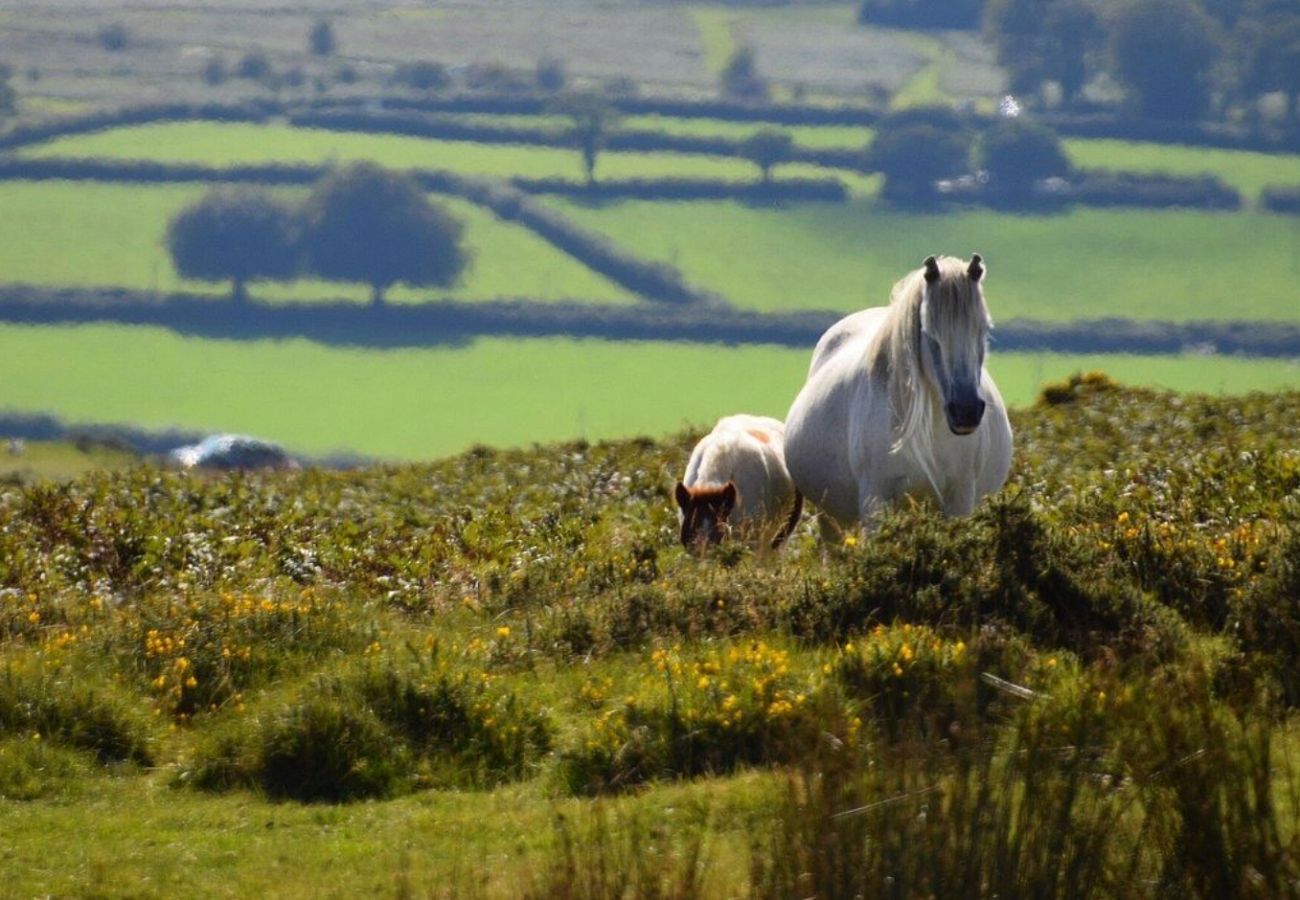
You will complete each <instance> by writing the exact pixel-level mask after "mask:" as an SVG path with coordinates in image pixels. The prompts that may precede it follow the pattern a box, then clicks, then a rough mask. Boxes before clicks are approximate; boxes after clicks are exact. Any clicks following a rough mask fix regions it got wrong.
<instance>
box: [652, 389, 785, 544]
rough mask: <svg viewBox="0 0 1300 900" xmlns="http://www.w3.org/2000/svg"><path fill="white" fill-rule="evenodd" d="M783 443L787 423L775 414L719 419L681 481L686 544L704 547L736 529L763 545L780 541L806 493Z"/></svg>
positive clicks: (680, 515)
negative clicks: (788, 468) (772, 416)
mask: <svg viewBox="0 0 1300 900" xmlns="http://www.w3.org/2000/svg"><path fill="white" fill-rule="evenodd" d="M784 446H785V426H784V425H782V424H781V423H780V422H778V421H777V420H776V419H769V418H767V417H765V416H746V415H738V416H727V417H726V418H723V419H720V420H718V424H717V425H715V426H714V427H713V430H712V431H711V432H709V433H708V434H706V435H705V436H704V437H703V438H702V439H701V440H700V442H699V443H698V444H696V445H695V449H694V450H693V451H691V459H690V462H688V463H687V464H686V475H685V476H683V478H682V480H681V481H679V482H677V489H676V491H675V494H676V499H677V507H678V520H679V521H680V523H681V540H682V545H683V546H684V547H686V548H687V549H688V550H692V551H695V552H699V551H701V550H703V549H704V548H705V547H707V546H708V545H710V544H717V543H720V542H721V541H722V539H723V537H725V536H726V535H727V534H728V533H731V532H737V533H739V534H740V535H741V536H742V537H744V538H745V539H748V540H752V541H757V542H758V543H759V544H760V546H762V545H767V546H768V547H770V548H771V549H776V548H777V547H779V546H781V544H782V543H783V542H784V541H785V539H786V538H788V537H789V536H790V533H791V532H792V531H794V528H795V526H796V525H797V524H799V513H800V512H801V511H802V510H803V497H801V496H800V494H799V492H798V491H797V490H795V486H794V482H793V481H791V480H790V473H789V472H787V471H786V468H785V450H784ZM791 504H793V508H791ZM787 509H791V512H790V513H789V515H786V513H785V511H786V510H787Z"/></svg>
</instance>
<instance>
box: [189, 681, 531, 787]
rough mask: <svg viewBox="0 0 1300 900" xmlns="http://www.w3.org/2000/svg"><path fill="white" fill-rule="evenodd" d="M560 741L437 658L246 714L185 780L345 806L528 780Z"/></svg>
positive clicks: (205, 741)
mask: <svg viewBox="0 0 1300 900" xmlns="http://www.w3.org/2000/svg"><path fill="white" fill-rule="evenodd" d="M550 741H551V736H550V726H549V723H548V721H547V720H546V718H545V717H544V716H543V715H542V714H541V713H540V712H539V711H537V710H536V709H533V708H531V707H529V706H527V705H526V704H524V703H523V702H521V701H520V700H519V699H518V697H516V696H515V695H514V694H513V693H509V692H501V691H493V690H491V689H489V688H488V687H487V686H485V685H484V684H483V682H482V680H480V679H474V678H471V677H469V676H467V675H465V674H461V673H454V672H452V671H450V670H449V669H448V668H447V667H445V666H442V665H440V664H438V663H437V662H436V658H435V659H434V660H433V661H425V662H423V663H419V664H413V665H408V666H398V665H396V664H395V663H393V662H392V661H391V660H390V661H378V660H376V661H373V662H372V661H366V662H364V663H362V664H361V665H360V666H358V667H357V668H355V669H353V670H352V671H350V672H346V673H344V674H343V675H338V676H331V677H317V678H314V679H312V680H311V681H310V682H308V683H307V684H306V685H304V687H303V688H302V689H301V690H300V692H299V695H298V696H297V698H296V699H294V700H292V701H291V702H289V703H287V704H285V705H283V706H281V707H280V708H279V709H278V710H275V711H273V712H271V713H270V714H269V715H266V716H263V717H261V718H258V717H254V716H251V715H242V716H240V717H239V718H237V719H233V720H228V721H227V722H226V723H225V724H224V725H222V726H221V727H219V728H217V729H216V730H215V731H213V732H212V733H210V734H209V735H207V736H205V737H202V738H200V739H199V741H198V742H197V746H196V747H195V752H194V758H193V760H192V762H191V764H190V766H189V768H188V769H187V770H186V772H185V773H184V774H183V776H182V781H187V782H190V783H192V784H194V785H195V786H196V787H199V788H202V789H205V790H217V791H221V790H230V789H233V788H240V787H260V788H261V789H262V790H264V791H266V793H267V794H269V795H271V796H276V797H287V798H292V799H296V800H305V801H326V802H335V803H338V802H346V801H350V800H356V799H361V798H364V797H380V796H389V795H393V794H399V793H404V792H407V791H411V790H415V789H417V788H427V787H451V786H455V787H482V786H486V785H491V784H495V783H498V782H501V781H505V780H509V779H512V778H519V777H522V776H524V775H526V774H527V773H528V772H529V771H530V770H531V767H532V766H533V765H535V764H536V763H537V761H538V759H539V758H540V756H541V755H542V754H543V753H544V752H546V751H547V750H548V749H549V748H550Z"/></svg>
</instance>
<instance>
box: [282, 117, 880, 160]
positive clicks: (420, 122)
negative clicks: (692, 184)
mask: <svg viewBox="0 0 1300 900" xmlns="http://www.w3.org/2000/svg"><path fill="white" fill-rule="evenodd" d="M543 112H544V110H543ZM539 114H540V113H539ZM288 120H289V123H290V124H292V125H296V126H299V127H302V128H321V129H326V130H329V131H350V132H357V133H361V134H400V135H404V136H407V137H420V138H432V139H437V140H452V141H474V142H476V143H484V144H517V145H526V146H541V147H572V146H573V138H572V137H570V136H569V133H568V131H567V130H566V129H564V128H554V127H546V126H540V125H539V126H531V127H530V126H524V125H494V124H490V123H479V122H465V121H462V120H458V119H453V118H448V116H447V114H445V113H444V114H439V113H424V112H420V111H382V110H381V111H372V110H312V111H307V112H295V113H291V114H290V115H289V117H288ZM605 148H606V149H608V150H616V151H620V150H621V151H629V152H640V153H692V154H698V155H704V156H722V157H730V158H736V159H744V158H745V153H744V139H743V138H729V137H721V136H710V135H690V134H672V133H670V132H665V131H653V130H650V129H644V128H628V129H620V130H617V131H613V132H611V133H610V134H609V136H608V137H607V138H606V139H605ZM864 158H865V157H864V154H863V150H862V148H857V149H841V148H833V147H832V148H821V147H805V146H801V145H800V144H799V143H798V142H796V143H795V144H794V146H793V147H792V148H791V151H790V158H789V160H788V162H795V163H811V164H813V165H817V166H822V167H825V168H833V169H850V170H854V171H857V170H860V169H861V168H862V164H863V160H864Z"/></svg>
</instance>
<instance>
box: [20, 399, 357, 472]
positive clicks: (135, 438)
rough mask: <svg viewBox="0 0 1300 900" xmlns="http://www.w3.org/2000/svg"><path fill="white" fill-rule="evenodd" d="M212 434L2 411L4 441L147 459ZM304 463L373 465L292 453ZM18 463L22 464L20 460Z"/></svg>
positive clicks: (336, 456) (353, 457)
mask: <svg viewBox="0 0 1300 900" xmlns="http://www.w3.org/2000/svg"><path fill="white" fill-rule="evenodd" d="M210 434H212V432H211V431H191V430H187V429H179V428H159V429H150V428H141V427H139V426H137V425H127V424H102V423H93V424H92V423H78V422H66V421H64V420H63V419H61V418H59V417H58V416H52V415H49V414H48V413H21V412H8V411H3V410H0V439H9V438H20V439H22V440H25V441H73V442H78V443H80V442H83V441H85V442H88V443H90V444H98V445H100V446H105V447H112V448H117V449H126V450H130V451H131V452H133V453H138V454H141V455H144V456H162V455H164V454H167V453H170V452H171V451H172V450H175V449H176V448H177V447H184V446H186V445H189V444H197V443H198V442H199V441H201V440H203V439H204V438H206V437H208V435H210ZM292 456H293V458H294V459H296V460H299V461H300V462H303V463H307V464H310V465H313V466H319V467H321V468H326V469H352V468H356V467H358V466H362V465H366V464H369V463H373V462H374V460H373V459H371V458H370V457H366V456H361V455H360V454H356V453H348V454H337V453H336V454H329V455H326V456H308V455H304V454H301V453H294V454H292ZM15 461H17V462H20V463H21V461H22V458H21V457H18V458H17V459H16V460H15Z"/></svg>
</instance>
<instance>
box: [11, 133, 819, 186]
mask: <svg viewBox="0 0 1300 900" xmlns="http://www.w3.org/2000/svg"><path fill="white" fill-rule="evenodd" d="M24 153H25V154H26V155H30V156H41V157H59V156H72V157H99V158H107V159H142V160H154V161H158V162H186V163H202V164H208V165H235V164H240V163H246V164H247V163H270V162H295V163H311V164H324V163H330V162H346V161H349V160H355V159H369V160H374V161H375V162H378V163H380V164H381V165H385V166H389V167H392V168H398V169H413V168H425V169H450V170H452V171H455V172H461V173H463V174H466V175H488V176H494V177H498V178H509V177H511V176H522V177H528V178H552V177H559V178H570V179H574V180H581V179H583V178H584V177H585V176H584V174H583V170H582V160H581V157H580V156H579V154H578V152H577V151H576V150H568V149H565V148H562V147H528V146H514V145H505V144H478V143H474V142H472V141H434V140H428V139H425V138H417V137H405V136H397V135H369V134H359V133H352V132H335V131H326V130H323V129H316V128H293V127H289V126H284V125H250V124H242V123H240V124H225V123H215V122H178V123H167V124H159V125H142V126H138V127H132V128H118V129H113V130H110V131H103V132H99V133H97V134H90V135H80V136H76V137H68V138H61V139H58V140H54V141H51V142H49V143H47V144H42V145H40V146H38V147H32V148H29V149H27V150H26V151H24ZM780 171H781V173H782V174H784V175H790V176H796V175H802V176H809V177H815V176H818V175H825V170H823V169H822V168H821V167H819V166H809V165H803V164H792V165H787V166H783V167H781V170H780ZM757 174H758V169H757V168H756V167H755V166H754V165H753V163H749V162H746V161H745V160H742V159H735V158H729V157H721V156H704V155H701V154H688V153H624V152H613V151H606V152H604V153H602V154H600V157H599V159H598V161H597V164H596V175H597V177H598V178H721V179H727V180H732V181H753V180H755V179H756V178H757Z"/></svg>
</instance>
